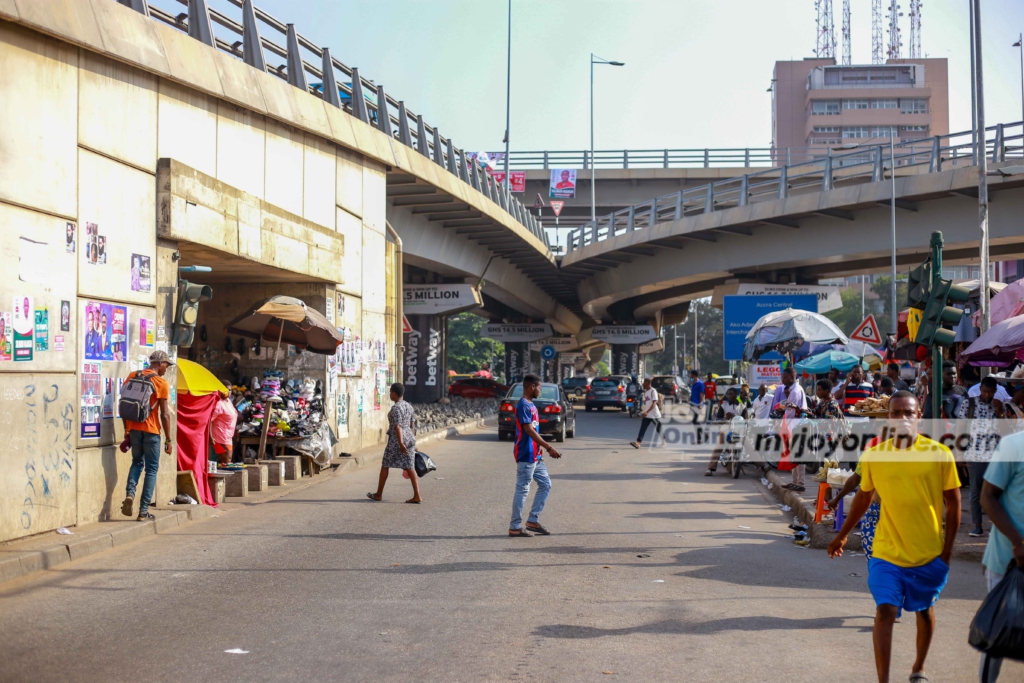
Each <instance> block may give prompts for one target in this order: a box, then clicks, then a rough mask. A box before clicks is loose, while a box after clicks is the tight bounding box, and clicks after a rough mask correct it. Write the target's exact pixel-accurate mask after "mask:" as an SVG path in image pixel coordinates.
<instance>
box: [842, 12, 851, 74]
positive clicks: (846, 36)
mask: <svg viewBox="0 0 1024 683" xmlns="http://www.w3.org/2000/svg"><path fill="white" fill-rule="evenodd" d="M850 53H851V50H850V0H843V64H844V65H846V66H849V65H850V64H852V61H851V60H852V56H851V54H850Z"/></svg>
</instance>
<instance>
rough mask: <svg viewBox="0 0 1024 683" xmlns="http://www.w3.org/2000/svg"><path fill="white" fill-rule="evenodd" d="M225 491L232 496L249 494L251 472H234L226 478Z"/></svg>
mask: <svg viewBox="0 0 1024 683" xmlns="http://www.w3.org/2000/svg"><path fill="white" fill-rule="evenodd" d="M224 483H225V493H226V494H227V495H228V496H229V497H232V498H244V497H245V496H247V495H249V473H248V472H246V471H245V470H241V471H239V472H232V473H231V474H229V475H227V476H226V477H225V478H224Z"/></svg>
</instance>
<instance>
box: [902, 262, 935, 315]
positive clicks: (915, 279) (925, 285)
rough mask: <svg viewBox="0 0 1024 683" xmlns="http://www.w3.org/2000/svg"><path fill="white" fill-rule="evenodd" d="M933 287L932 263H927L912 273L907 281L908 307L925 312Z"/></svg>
mask: <svg viewBox="0 0 1024 683" xmlns="http://www.w3.org/2000/svg"><path fill="white" fill-rule="evenodd" d="M931 286H932V263H931V261H925V262H924V263H922V264H921V265H919V266H918V267H917V268H914V269H913V270H912V271H910V277H909V278H908V280H907V307H908V308H919V309H921V310H924V307H925V305H927V303H928V294H929V290H930V289H931Z"/></svg>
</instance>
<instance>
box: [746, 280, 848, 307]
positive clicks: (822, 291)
mask: <svg viewBox="0 0 1024 683" xmlns="http://www.w3.org/2000/svg"><path fill="white" fill-rule="evenodd" d="M736 293H737V294H739V295H741V296H772V295H776V294H780V295H783V296H788V295H791V294H813V295H814V296H816V297H817V298H818V313H828V312H829V311H837V310H839V309H840V308H842V307H843V297H842V296H841V295H840V293H839V287H826V286H824V285H768V284H741V285H739V287H738V289H737V290H736Z"/></svg>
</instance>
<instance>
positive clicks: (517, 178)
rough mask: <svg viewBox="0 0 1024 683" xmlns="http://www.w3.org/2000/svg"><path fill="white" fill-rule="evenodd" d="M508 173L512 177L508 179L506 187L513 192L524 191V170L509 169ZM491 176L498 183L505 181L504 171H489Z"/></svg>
mask: <svg viewBox="0 0 1024 683" xmlns="http://www.w3.org/2000/svg"><path fill="white" fill-rule="evenodd" d="M509 175H510V176H512V177H511V178H509V180H508V189H509V190H511V191H512V192H513V193H515V192H526V171H509ZM491 177H492V178H494V182H496V183H497V184H498V185H501V184H502V183H504V182H505V172H504V171H491Z"/></svg>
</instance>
